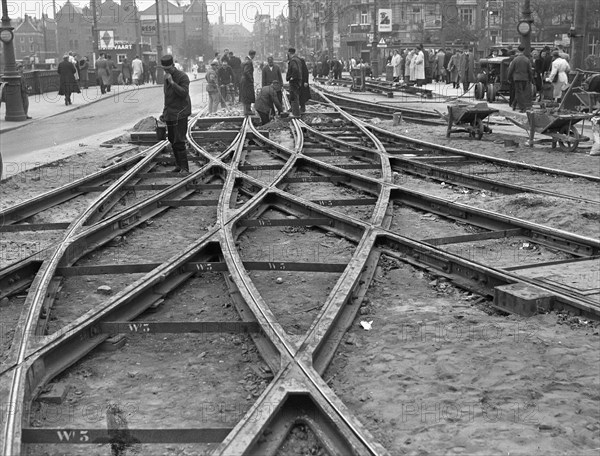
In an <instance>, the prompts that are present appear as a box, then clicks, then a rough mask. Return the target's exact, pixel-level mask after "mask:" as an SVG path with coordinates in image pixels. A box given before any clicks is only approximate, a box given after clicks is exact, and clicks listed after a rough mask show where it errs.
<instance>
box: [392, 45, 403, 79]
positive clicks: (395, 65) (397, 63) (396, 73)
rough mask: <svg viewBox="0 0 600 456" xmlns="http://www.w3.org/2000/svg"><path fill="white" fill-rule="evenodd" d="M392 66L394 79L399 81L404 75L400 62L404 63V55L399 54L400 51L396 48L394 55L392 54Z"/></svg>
mask: <svg viewBox="0 0 600 456" xmlns="http://www.w3.org/2000/svg"><path fill="white" fill-rule="evenodd" d="M390 63H391V64H392V67H393V68H394V81H395V82H398V81H400V79H402V75H401V74H400V64H401V63H402V57H400V54H398V51H397V50H396V49H394V55H393V56H392V61H391V62H390Z"/></svg>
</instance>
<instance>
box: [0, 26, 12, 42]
mask: <svg viewBox="0 0 600 456" xmlns="http://www.w3.org/2000/svg"><path fill="white" fill-rule="evenodd" d="M12 38H13V33H12V31H10V30H6V29H4V30H0V40H2V42H4V43H10V40H12Z"/></svg>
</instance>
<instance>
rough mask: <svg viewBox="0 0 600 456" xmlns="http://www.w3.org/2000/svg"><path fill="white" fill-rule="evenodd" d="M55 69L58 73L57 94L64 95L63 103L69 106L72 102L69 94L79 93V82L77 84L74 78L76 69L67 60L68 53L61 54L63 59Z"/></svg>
mask: <svg viewBox="0 0 600 456" xmlns="http://www.w3.org/2000/svg"><path fill="white" fill-rule="evenodd" d="M56 71H57V72H58V74H59V89H58V94H59V95H64V97H65V105H66V106H69V105H71V104H73V102H72V101H71V94H72V93H73V92H76V93H81V91H80V90H79V84H77V80H76V79H75V74H76V72H77V70H76V69H75V67H74V66H73V64H72V63H71V62H70V61H69V54H65V55H64V56H63V61H62V62H60V63H59V64H58V67H57V69H56Z"/></svg>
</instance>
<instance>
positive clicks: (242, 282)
mask: <svg viewBox="0 0 600 456" xmlns="http://www.w3.org/2000/svg"><path fill="white" fill-rule="evenodd" d="M296 122H297V121H296ZM237 155H238V156H239V155H240V154H239V153H238V154H237ZM292 164H293V163H291V162H290V166H291V165H292ZM280 178H282V176H280ZM233 183H234V178H233V176H231V177H230V178H229V182H228V188H230V189H232V188H233ZM274 184H276V182H274V183H273V184H272V185H274ZM265 191H266V189H265ZM226 193H227V191H225V192H224V194H226ZM259 198H260V196H259V195H257V201H256V203H255V204H257V203H258V202H259ZM220 206H221V205H220ZM252 210H253V207H252V206H249V207H247V208H246V209H245V210H244V211H243V212H242V213H240V214H238V216H237V218H234V219H233V220H232V221H231V223H235V221H236V219H239V218H241V217H244V216H245V214H246V213H247V212H250V211H252ZM227 212H228V211H226V210H225V209H224V208H223V207H222V206H221V211H220V212H219V217H220V219H221V227H222V230H221V233H222V236H223V239H222V242H224V247H225V248H223V252H224V255H225V261H226V262H227V263H228V266H229V270H230V272H231V273H232V276H233V280H234V281H235V282H236V285H237V287H238V289H240V290H243V292H244V294H245V295H247V296H248V297H249V299H250V301H251V302H252V303H253V307H254V308H255V309H256V311H258V312H259V315H257V317H258V319H259V323H261V324H264V323H265V322H266V324H267V325H268V326H267V328H268V331H269V333H270V334H273V335H275V336H276V338H277V339H278V341H279V343H280V345H281V346H282V347H283V349H284V352H285V353H286V354H287V356H288V357H290V358H291V361H294V362H295V365H296V366H297V367H298V368H300V369H301V371H302V373H303V374H304V375H305V376H306V377H307V378H308V379H310V381H311V383H312V384H313V385H314V386H315V388H317V391H319V392H320V394H321V395H322V396H323V398H324V399H325V400H326V401H327V402H328V404H329V405H330V406H331V407H332V408H333V410H335V412H336V413H337V414H338V416H339V417H340V418H341V419H342V420H343V421H344V422H345V423H346V425H347V426H348V427H349V429H351V430H352V432H353V433H354V434H355V436H356V437H357V438H358V439H359V440H360V441H361V443H362V444H363V445H364V446H365V448H367V449H368V450H369V451H370V453H371V454H374V455H376V454H380V452H379V449H376V448H375V447H374V446H373V445H372V444H371V443H370V442H369V438H366V437H364V436H363V434H362V432H361V431H360V430H358V429H357V428H356V425H354V424H353V423H350V421H349V419H348V418H347V417H346V415H345V414H344V413H343V412H342V411H341V410H340V409H339V408H338V407H337V406H336V404H335V402H334V401H333V400H331V399H330V398H329V395H328V394H327V393H326V392H325V391H324V390H323V389H322V387H319V382H318V381H317V380H316V379H315V378H314V376H313V375H312V374H311V372H310V370H309V368H307V367H306V366H305V365H304V364H303V363H301V362H300V361H299V360H298V359H297V356H296V355H297V349H296V347H295V344H293V343H292V342H291V341H289V339H288V337H286V334H285V332H284V331H283V330H282V328H281V327H280V325H279V324H276V323H275V319H274V318H273V317H272V313H271V312H270V310H269V309H268V308H266V305H264V304H262V299H261V298H260V295H259V293H258V291H257V290H256V288H255V287H254V286H253V284H252V281H251V280H249V277H248V276H247V273H246V272H245V269H244V268H243V266H242V261H241V258H240V257H239V254H237V249H236V248H235V241H234V239H233V233H232V231H230V230H227V229H225V225H226V223H225V222H226V218H225V217H226V214H227ZM247 301H248V299H247ZM264 394H265V395H267V394H268V393H267V392H265V393H264ZM242 426H243V423H242V424H240V423H238V426H236V428H234V431H233V433H235V429H239V428H240V427H242ZM229 444H230V443H229V442H228V443H224V444H223V445H221V447H219V448H217V450H216V453H217V454H228V453H227V452H226V451H228V450H227V449H226V448H227V446H228V445H229Z"/></svg>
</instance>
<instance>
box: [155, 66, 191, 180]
mask: <svg viewBox="0 0 600 456" xmlns="http://www.w3.org/2000/svg"><path fill="white" fill-rule="evenodd" d="M160 64H161V67H162V68H163V70H164V71H165V82H164V94H165V107H164V109H163V113H162V116H161V117H162V120H163V121H164V122H165V123H166V124H167V137H168V139H169V142H170V143H171V146H172V148H173V156H174V157H175V169H174V172H182V173H187V172H189V165H188V159H187V153H186V144H185V137H186V134H187V124H188V117H189V116H190V115H191V113H192V101H191V100H190V78H188V76H187V74H185V73H184V72H183V71H180V70H178V69H177V68H175V65H174V63H173V56H172V55H165V56H164V57H162V58H161V59H160Z"/></svg>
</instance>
